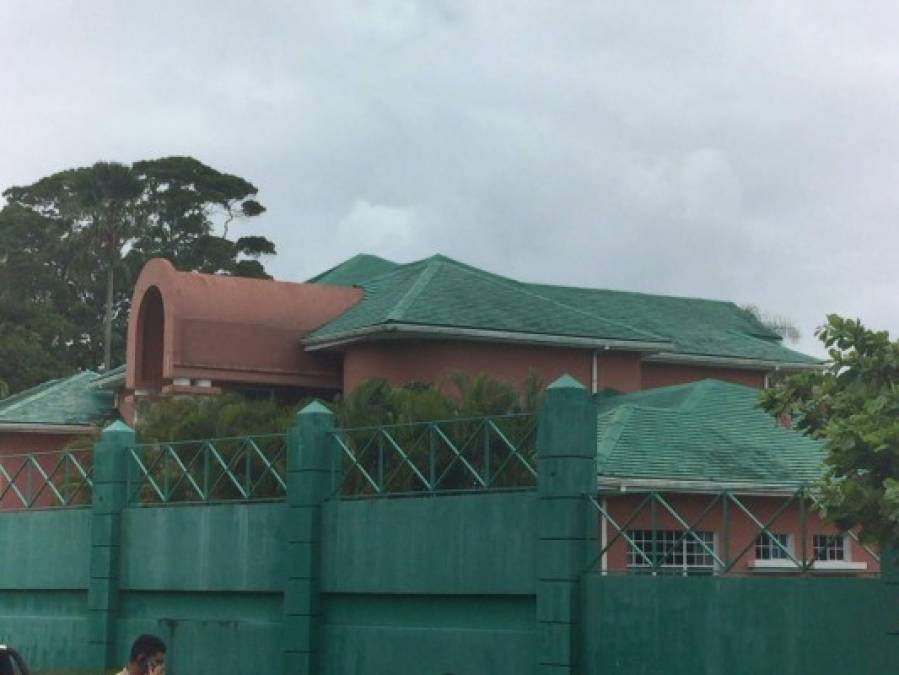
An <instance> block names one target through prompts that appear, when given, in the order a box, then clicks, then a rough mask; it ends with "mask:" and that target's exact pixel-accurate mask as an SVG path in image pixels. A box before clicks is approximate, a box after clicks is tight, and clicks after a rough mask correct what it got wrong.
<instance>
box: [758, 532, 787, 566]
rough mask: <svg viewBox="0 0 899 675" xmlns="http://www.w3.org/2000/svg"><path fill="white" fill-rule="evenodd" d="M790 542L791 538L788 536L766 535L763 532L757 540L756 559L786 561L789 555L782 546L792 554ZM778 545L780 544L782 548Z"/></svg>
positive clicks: (774, 533)
mask: <svg viewBox="0 0 899 675" xmlns="http://www.w3.org/2000/svg"><path fill="white" fill-rule="evenodd" d="M789 542H790V540H789V537H788V536H787V535H786V534H779V533H776V532H772V533H771V534H766V533H764V532H763V533H762V534H760V535H759V536H758V538H757V539H756V540H755V559H756V560H786V559H787V554H786V553H785V552H784V550H783V549H782V548H781V547H780V546H783V547H784V548H785V549H787V551H790V552H791V553H792V549H791V548H790V544H789ZM777 544H780V546H778V545H777Z"/></svg>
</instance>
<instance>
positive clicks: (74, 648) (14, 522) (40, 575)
mask: <svg viewBox="0 0 899 675" xmlns="http://www.w3.org/2000/svg"><path fill="white" fill-rule="evenodd" d="M90 536H91V535H90V510H89V509H66V510H47V511H14V512H7V513H0V644H9V645H10V646H12V647H14V648H16V649H18V650H19V651H20V652H22V655H23V656H24V657H25V659H26V661H27V662H28V663H30V664H35V665H42V666H49V665H58V666H64V667H66V668H70V669H80V668H87V667H89V666H90V660H89V655H88V653H87V650H86V649H85V646H86V644H87V640H88V604H87V586H88V578H89V573H88V570H89V566H90V555H89V553H90Z"/></svg>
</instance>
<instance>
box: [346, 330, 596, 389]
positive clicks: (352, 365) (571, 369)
mask: <svg viewBox="0 0 899 675" xmlns="http://www.w3.org/2000/svg"><path fill="white" fill-rule="evenodd" d="M591 354H592V352H590V351H588V350H580V349H557V348H550V347H533V346H529V345H514V344H508V343H506V344H500V343H493V342H451V341H445V340H403V341H398V340H397V341H383V342H368V343H360V344H355V345H351V346H349V347H348V348H347V350H346V353H345V354H344V359H343V387H344V391H351V390H352V389H353V388H354V387H356V385H358V384H359V383H360V382H362V381H363V380H365V379H368V378H370V377H383V378H384V379H386V380H387V381H388V382H390V383H392V384H401V383H405V382H434V383H439V382H440V381H441V380H442V379H444V378H445V377H446V376H447V375H448V374H449V373H451V372H453V371H461V372H464V373H468V374H469V375H472V376H475V375H478V374H480V373H487V374H488V375H490V376H491V377H495V378H499V379H503V380H507V381H509V382H512V383H514V384H520V383H522V382H523V381H524V379H525V378H526V377H527V375H528V370H533V371H534V372H536V373H537V374H538V375H539V376H540V377H541V378H542V379H543V383H544V384H550V383H551V382H552V381H553V380H555V379H556V378H558V377H560V376H561V375H563V374H565V373H568V374H570V375H571V376H572V377H575V378H577V379H578V380H579V381H580V382H581V383H583V384H584V386H588V387H589V386H590V377H591V358H592V356H591Z"/></svg>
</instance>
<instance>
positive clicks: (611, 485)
mask: <svg viewBox="0 0 899 675" xmlns="http://www.w3.org/2000/svg"><path fill="white" fill-rule="evenodd" d="M596 487H597V489H598V490H600V491H602V492H603V493H604V494H605V496H610V497H611V496H623V495H627V494H645V493H647V492H678V493H686V494H705V495H711V494H718V493H720V492H723V491H725V490H727V491H728V492H734V493H737V494H740V495H753V496H759V497H786V496H790V495H792V494H794V493H795V492H796V491H797V490H798V489H799V488H800V487H801V485H799V484H791V483H778V482H764V481H758V482H756V481H711V480H678V479H673V478H617V477H611V476H602V475H600V476H598V477H597V479H596Z"/></svg>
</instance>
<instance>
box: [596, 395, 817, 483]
mask: <svg viewBox="0 0 899 675" xmlns="http://www.w3.org/2000/svg"><path fill="white" fill-rule="evenodd" d="M758 397H759V391H758V390H757V389H753V388H751V387H744V386H742V385H738V384H731V383H728V382H721V381H719V380H702V381H700V382H692V383H690V384H681V385H676V386H673V387H662V388H659V389H647V390H644V391H639V392H634V393H631V394H614V393H601V394H599V395H598V396H597V406H598V429H597V454H598V466H599V474H600V476H601V477H606V478H614V479H621V480H625V481H627V480H634V481H639V480H641V479H643V480H661V481H666V480H667V481H698V482H706V483H708V482H711V483H739V484H748V485H755V486H763V485H764V486H783V487H794V486H799V485H801V484H803V483H809V482H812V481H815V480H817V479H818V478H820V477H821V475H822V471H823V464H822V462H823V459H824V456H825V450H824V444H823V443H822V442H820V441H815V440H812V439H810V438H808V437H807V436H803V435H802V434H800V433H799V432H797V431H794V430H792V429H785V428H784V427H782V426H781V425H780V424H778V423H777V421H776V420H775V419H774V418H773V417H771V416H770V415H768V414H767V413H765V412H764V411H763V410H761V409H760V408H759V407H758Z"/></svg>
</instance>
